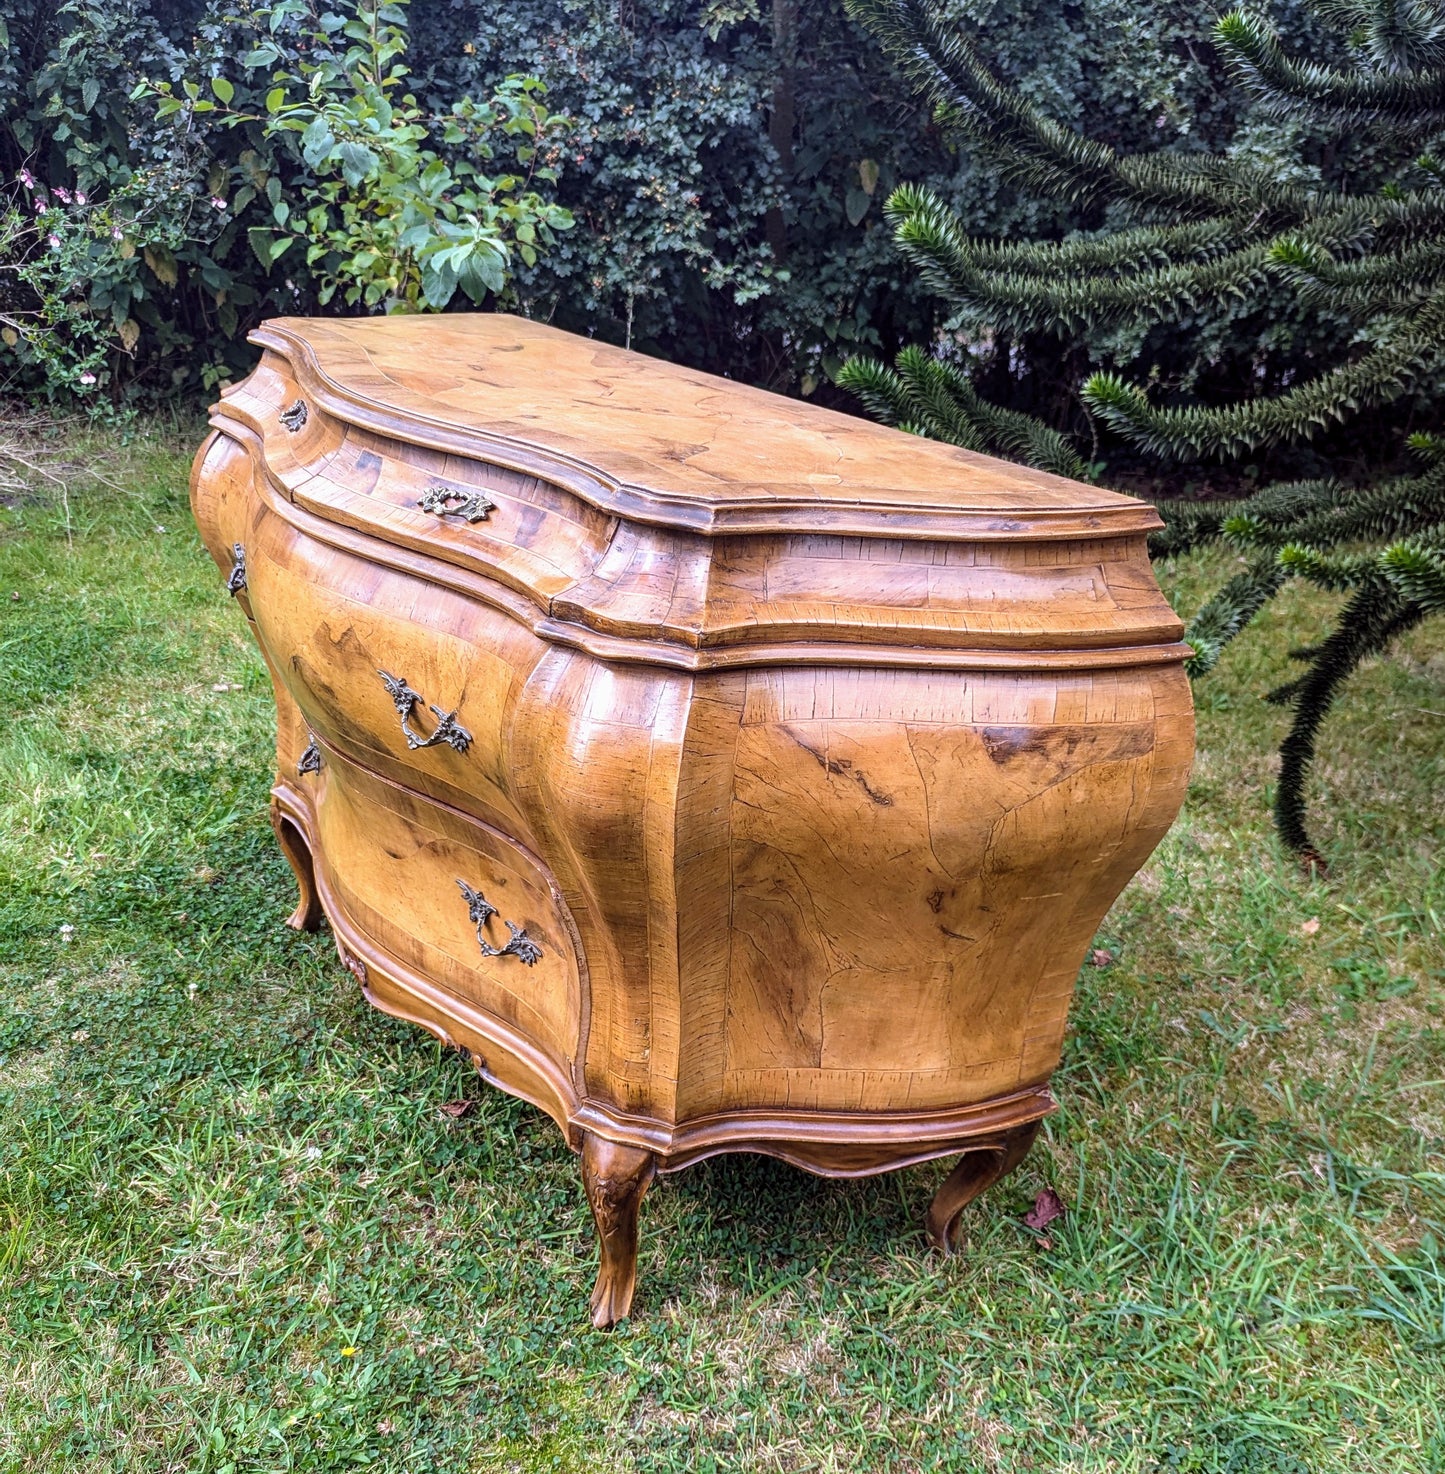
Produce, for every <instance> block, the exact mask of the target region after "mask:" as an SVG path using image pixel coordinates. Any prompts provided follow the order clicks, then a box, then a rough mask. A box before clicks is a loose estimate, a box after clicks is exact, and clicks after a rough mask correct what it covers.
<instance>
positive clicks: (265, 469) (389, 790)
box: [192, 315, 1192, 1326]
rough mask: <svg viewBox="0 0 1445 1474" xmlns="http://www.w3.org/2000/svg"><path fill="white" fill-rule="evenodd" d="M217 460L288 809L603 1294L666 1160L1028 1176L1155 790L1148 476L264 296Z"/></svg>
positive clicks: (212, 539) (222, 560)
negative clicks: (538, 1176)
mask: <svg viewBox="0 0 1445 1474" xmlns="http://www.w3.org/2000/svg"><path fill="white" fill-rule="evenodd" d="M255 339H256V341H257V342H258V343H260V344H261V346H262V347H263V348H264V349H265V354H264V357H263V359H262V362H261V364H260V366H259V367H258V368H257V369H256V371H255V373H254V374H252V375H251V377H250V378H249V379H247V380H246V382H245V383H243V384H241V385H239V386H237V387H236V388H234V389H232V390H231V391H230V392H229V393H228V394H227V395H226V396H225V398H224V399H223V400H222V401H221V403H220V404H218V405H217V406H216V408H215V410H214V411H213V414H212V424H213V426H214V430H213V433H212V434H211V436H210V438H209V439H208V440H207V441H206V443H205V444H204V445H203V446H202V448H201V450H200V452H199V454H198V455H197V457H196V463H195V470H194V474H193V478H192V500H193V504H194V507H195V513H196V518H197V521H198V522H199V525H200V528H201V531H202V535H203V537H204V538H205V541H206V544H207V546H208V547H209V548H210V550H211V552H212V554H213V556H214V557H215V559H216V561H217V563H218V564H219V565H220V567H221V569H222V571H223V573H224V574H225V576H226V578H227V580H228V583H229V587H230V588H231V591H232V592H233V593H234V594H235V596H236V601H237V603H238V604H239V605H240V606H241V608H242V609H243V610H244V611H245V614H246V616H247V618H248V619H249V620H250V622H251V627H252V631H253V633H254V634H255V636H256V639H257V641H258V642H259V644H260V646H261V649H262V651H263V652H264V653H265V656H266V659H267V661H268V664H269V666H270V669H271V671H272V675H273V677H274V680H275V687H276V706H277V716H278V739H277V780H276V786H275V789H274V791H273V801H272V815H273V820H274V823H275V826H276V832H277V836H278V839H279V840H280V842H281V845H282V848H283V849H284V850H285V852H286V854H287V856H288V857H289V859H290V860H291V863H292V866H293V868H294V869H295V871H296V875H297V879H298V882H299V884H300V890H301V901H300V905H299V906H298V908H297V910H296V913H295V915H294V916H293V917H292V924H293V925H296V926H300V927H315V926H317V925H318V924H319V923H320V921H321V920H322V917H323V915H324V917H325V918H326V919H327V920H328V921H329V922H330V924H331V927H332V929H333V931H334V933H335V936H336V941H337V945H338V948H339V950H340V953H341V957H342V959H343V961H344V962H345V963H346V965H347V966H348V967H349V968H350V969H351V970H352V971H353V973H354V974H355V975H356V977H357V978H358V979H359V981H360V983H361V985H362V987H363V988H364V989H365V991H366V996H367V997H368V998H369V999H370V1000H371V1001H372V1002H373V1003H375V1004H376V1005H377V1006H379V1007H381V1008H384V1009H386V1010H388V1011H389V1012H392V1013H395V1014H397V1015H399V1016H401V1017H403V1018H407V1019H411V1020H414V1021H415V1022H416V1023H419V1024H421V1025H422V1026H423V1027H425V1028H427V1029H430V1030H431V1031H432V1032H433V1033H434V1034H436V1035H438V1036H439V1037H440V1038H441V1039H443V1040H445V1041H447V1042H449V1043H452V1044H455V1045H457V1046H459V1047H461V1048H464V1049H466V1050H468V1051H469V1052H470V1053H471V1055H472V1057H473V1058H474V1059H475V1061H476V1063H477V1065H478V1067H479V1068H480V1069H481V1070H482V1072H483V1073H484V1074H485V1075H486V1077H487V1078H488V1079H490V1080H492V1081H494V1082H495V1083H496V1084H498V1085H500V1086H501V1087H502V1088H504V1089H506V1090H510V1091H513V1092H515V1093H516V1094H518V1095H521V1096H523V1097H525V1098H526V1099H528V1100H530V1101H533V1102H535V1103H536V1104H537V1105H538V1106H540V1107H541V1108H542V1109H543V1110H545V1111H546V1112H548V1113H549V1114H550V1115H551V1116H552V1117H553V1118H554V1119H555V1120H556V1122H557V1124H558V1126H559V1127H560V1128H561V1129H562V1131H563V1133H564V1134H565V1136H566V1138H567V1141H568V1142H569V1144H570V1145H571V1146H572V1147H573V1148H574V1149H576V1150H578V1151H579V1152H580V1153H581V1156H582V1170H583V1178H584V1182H585V1185H586V1188H587V1193H588V1198H589V1201H590V1203H591V1205H592V1209H593V1214H594V1217H595V1219H596V1222H597V1227H598V1233H599V1238H600V1241H601V1256H602V1259H601V1270H600V1273H599V1277H598V1283H597V1288H596V1291H595V1293H594V1296H593V1302H592V1310H593V1319H594V1321H595V1322H596V1323H597V1324H598V1325H604V1326H605V1325H610V1324H611V1323H612V1322H613V1321H615V1320H616V1319H618V1318H619V1317H620V1316H623V1315H625V1314H626V1313H627V1310H628V1306H629V1304H630V1301H631V1297H632V1290H633V1282H634V1278H635V1260H636V1249H637V1219H638V1208H639V1204H640V1201H641V1198H642V1194H643V1192H644V1191H645V1189H646V1187H647V1184H648V1182H649V1181H650V1180H651V1178H652V1175H653V1173H654V1172H656V1171H671V1170H674V1169H677V1168H680V1167H684V1166H686V1165H687V1164H688V1163H690V1162H695V1161H697V1160H699V1159H700V1158H702V1157H706V1156H709V1155H712V1154H714V1153H717V1152H723V1151H759V1152H770V1153H772V1154H774V1155H776V1156H779V1157H783V1158H785V1159H786V1160H787V1161H790V1162H793V1163H796V1164H798V1165H799V1166H802V1167H806V1168H808V1169H809V1170H811V1171H814V1172H822V1173H827V1174H831V1175H835V1176H856V1175H862V1174H865V1173H870V1172H878V1171H883V1170H886V1169H888V1168H892V1167H898V1166H902V1165H904V1164H907V1163H911V1162H919V1161H924V1160H927V1159H930V1158H934V1157H943V1156H947V1155H951V1154H959V1153H963V1154H964V1155H963V1158H962V1160H961V1162H960V1163H959V1165H958V1166H957V1167H956V1168H955V1170H954V1171H953V1173H952V1174H951V1176H949V1177H948V1178H947V1180H946V1181H945V1182H944V1184H943V1186H942V1187H941V1188H940V1190H939V1193H938V1196H937V1197H936V1198H935V1199H934V1202H933V1204H932V1206H931V1208H930V1209H929V1212H928V1217H927V1224H928V1229H929V1233H930V1235H931V1237H932V1238H933V1239H934V1240H935V1242H937V1243H938V1244H939V1245H940V1246H942V1247H945V1248H946V1247H947V1245H948V1241H949V1237H950V1233H951V1230H952V1227H953V1224H954V1221H955V1220H956V1218H957V1215H958V1213H959V1211H960V1210H961V1209H962V1207H963V1205H964V1204H965V1203H966V1202H967V1201H968V1200H969V1199H970V1198H971V1197H973V1196H975V1195H976V1194H977V1193H978V1192H979V1191H981V1190H982V1189H983V1188H985V1187H987V1186H988V1185H989V1183H991V1182H993V1181H995V1180H996V1179H997V1178H998V1177H1000V1176H1001V1175H1002V1174H1003V1173H1005V1172H1007V1171H1008V1170H1010V1169H1011V1168H1012V1167H1013V1166H1014V1165H1015V1164H1016V1162H1017V1161H1018V1160H1019V1159H1020V1158H1021V1157H1022V1156H1023V1154H1024V1152H1025V1151H1026V1150H1027V1149H1028V1145H1029V1143H1030V1141H1031V1140H1032V1137H1033V1134H1034V1132H1035V1131H1036V1130H1037V1127H1038V1123H1039V1121H1040V1120H1041V1119H1042V1117H1043V1116H1044V1115H1046V1114H1047V1113H1048V1112H1049V1110H1050V1109H1051V1108H1052V1101H1051V1099H1050V1096H1049V1091H1048V1081H1049V1075H1050V1072H1051V1071H1052V1069H1053V1068H1054V1065H1055V1064H1056V1062H1057V1060H1058V1057H1059V1048H1060V1043H1061V1040H1062V1037H1063V1032H1064V1026H1065V1017H1066V1012H1067V1009H1068V1004H1069V998H1070V994H1071V991H1072V987H1073V981H1074V977H1075V974H1076V972H1077V970H1078V967H1079V965H1080V962H1081V960H1082V958H1083V956H1084V952H1085V949H1086V948H1087V946H1088V944H1089V941H1090V939H1091V937H1092V936H1093V933H1094V930H1095V928H1096V927H1097V926H1098V924H1099V922H1100V920H1101V919H1102V918H1103V916H1104V913H1105V911H1106V910H1107V909H1108V907H1109V905H1110V904H1111V903H1112V901H1113V900H1114V898H1115V896H1116V895H1117V894H1118V892H1119V891H1120V889H1121V888H1122V887H1123V885H1124V884H1125V882H1126V881H1127V880H1128V879H1129V877H1130V876H1131V875H1132V874H1133V873H1134V871H1135V870H1136V869H1137V868H1138V867H1139V865H1140V864H1141V863H1142V862H1143V861H1144V859H1145V858H1146V857H1147V855H1148V854H1149V852H1150V850H1151V849H1152V848H1153V847H1154V845H1155V844H1156V843H1157V842H1158V840H1159V838H1160V836H1161V835H1162V834H1163V833H1164V831H1165V830H1166V829H1167V828H1168V826H1169V824H1170V823H1171V821H1172V820H1173V818H1174V816H1175V813H1176V811H1177V810H1178V807H1179V804H1180V802H1181V800H1182V796H1183V791H1184V785H1185V781H1186V777H1187V773H1188V768H1189V762H1190V757H1191V753H1192V719H1191V709H1190V701H1189V692H1188V687H1187V684H1186V681H1185V677H1184V674H1183V669H1182V660H1183V658H1184V656H1185V655H1186V654H1187V650H1186V648H1185V647H1184V646H1183V645H1181V644H1180V643H1179V636H1180V633H1181V627H1180V625H1179V622H1178V621H1177V620H1176V618H1175V617H1174V615H1173V614H1172V612H1171V611H1170V610H1169V608H1168V606H1167V605H1166V604H1165V602H1164V600H1163V598H1162V597H1161V595H1160V593H1159V591H1158V588H1157V587H1156V585H1155V583H1154V579H1153V577H1152V574H1151V573H1150V569H1149V564H1148V560H1147V557H1146V552H1145V538H1146V535H1147V533H1148V532H1149V530H1150V529H1151V528H1153V527H1155V526H1157V525H1158V522H1157V518H1156V517H1155V514H1154V512H1153V511H1152V509H1151V508H1149V507H1147V506H1145V505H1144V504H1142V503H1140V502H1137V501H1133V500H1130V499H1129V498H1126V497H1122V496H1118V495H1115V494H1113V493H1111V492H1104V491H1099V490H1097V489H1095V488H1092V487H1087V486H1082V485H1076V484H1073V483H1071V482H1067V481H1062V480H1060V479H1058V478H1056V477H1050V476H1046V475H1043V474H1041V473H1037V472H1033V471H1028V470H1024V469H1021V468H1019V467H1015V466H1010V465H1006V464H1004V463H1002V462H998V461H992V460H988V459H986V458H984V457H981V456H976V455H971V454H969V453H967V452H964V451H960V450H955V449H952V448H950V447H945V446H942V445H938V444H935V443H932V442H929V441H925V440H920V439H917V438H914V437H911V436H907V435H904V434H902V433H899V432H897V431H892V430H886V429H882V428H879V427H877V426H873V425H870V424H867V423H865V422H862V421H859V420H855V419H852V418H849V417H846V416H843V415H838V414H834V413H832V412H830V411H827V410H822V409H817V408H814V407H812V406H808V405H804V404H800V403H796V402H794V401H790V400H786V399H782V398H779V397H776V396H773V395H769V394H766V393H763V392H761V391H758V390H753V389H749V388H744V387H741V386H739V385H736V384H732V383H729V382H727V381H724V380H719V379H714V378H710V377H708V376H706V375H703V374H698V373H693V372H690V371H687V370H683V369H678V368H674V367H671V366H669V365H666V364H661V363H658V362H655V361H653V360H650V359H647V358H644V357H642V356H640V355H637V354H632V353H626V352H623V351H621V350H619V349H615V348H610V347H605V346H602V345H599V344H596V343H593V342H590V341H587V340H584V339H579V338H575V337H570V336H568V335H566V334H563V333H560V332H556V331H554V330H552V329H549V328H545V327H540V326H537V325H535V324H533V323H529V322H525V321H522V320H519V319H516V318H510V317H502V316H460V315H457V316H451V315H448V316H443V317H436V318H390V319H358V320H326V321H307V320H300V319H281V320H278V321H274V322H271V323H268V324H266V325H265V326H264V327H263V328H262V329H261V330H260V331H259V332H258V333H257V334H256V335H255Z"/></svg>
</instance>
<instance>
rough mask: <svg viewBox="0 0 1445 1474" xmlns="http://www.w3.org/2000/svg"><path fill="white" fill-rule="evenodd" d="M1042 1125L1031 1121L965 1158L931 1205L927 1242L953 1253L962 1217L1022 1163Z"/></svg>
mask: <svg viewBox="0 0 1445 1474" xmlns="http://www.w3.org/2000/svg"><path fill="white" fill-rule="evenodd" d="M1039 1125H1040V1123H1039V1122H1038V1121H1030V1122H1029V1124H1028V1125H1027V1126H1020V1127H1018V1129H1017V1130H1014V1131H1010V1132H1008V1133H1007V1134H1006V1135H1004V1136H1001V1137H997V1138H995V1139H993V1140H991V1141H989V1142H988V1143H987V1144H983V1143H980V1144H979V1145H978V1146H976V1147H973V1148H971V1149H970V1150H969V1151H966V1152H965V1153H964V1154H963V1157H962V1158H961V1159H960V1161H959V1163H958V1165H957V1166H956V1167H955V1168H954V1169H953V1171H952V1172H950V1173H949V1174H948V1176H947V1177H946V1178H945V1179H944V1183H943V1186H942V1187H940V1188H939V1189H938V1191H937V1192H936V1193H935V1194H934V1195H933V1201H932V1202H931V1203H930V1204H929V1205H928V1217H927V1219H926V1220H925V1228H926V1231H927V1233H928V1242H929V1243H930V1244H932V1245H933V1247H934V1248H935V1249H941V1250H942V1251H943V1252H944V1253H945V1254H947V1253H948V1252H949V1251H950V1249H951V1248H952V1247H953V1230H954V1228H955V1227H956V1226H957V1224H958V1218H959V1215H960V1214H961V1213H962V1212H963V1210H964V1209H965V1208H966V1207H968V1205H969V1204H970V1203H971V1202H972V1201H973V1200H974V1199H975V1198H976V1197H977V1196H978V1195H979V1194H980V1193H981V1192H983V1191H985V1189H987V1188H990V1187H992V1186H993V1185H994V1183H996V1182H998V1181H999V1180H1000V1179H1001V1178H1004V1177H1007V1176H1008V1174H1009V1173H1010V1172H1012V1171H1013V1169H1014V1168H1015V1167H1017V1166H1018V1164H1019V1163H1020V1162H1022V1161H1023V1159H1024V1157H1025V1156H1027V1155H1028V1150H1029V1148H1030V1147H1031V1146H1032V1145H1033V1144H1034V1137H1036V1136H1037V1135H1038V1134H1039Z"/></svg>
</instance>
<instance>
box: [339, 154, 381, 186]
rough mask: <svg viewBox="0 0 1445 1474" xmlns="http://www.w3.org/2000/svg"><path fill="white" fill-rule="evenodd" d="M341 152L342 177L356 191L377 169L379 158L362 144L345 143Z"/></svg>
mask: <svg viewBox="0 0 1445 1474" xmlns="http://www.w3.org/2000/svg"><path fill="white" fill-rule="evenodd" d="M339 152H340V155H341V174H342V177H343V178H344V179H345V180H346V182H347V183H348V184H349V185H350V186H351V187H352V189H355V188H356V187H357V186H358V185H359V184H360V183H361V182H362V180H363V179H365V178H366V176H367V175H368V174H370V173H371V171H372V170H373V169H375V168H376V165H377V157H376V155H375V154H374V153H372V151H371V150H370V149H369V148H367V147H366V146H365V145H364V144H360V143H343V144H342V145H341V148H340V150H339Z"/></svg>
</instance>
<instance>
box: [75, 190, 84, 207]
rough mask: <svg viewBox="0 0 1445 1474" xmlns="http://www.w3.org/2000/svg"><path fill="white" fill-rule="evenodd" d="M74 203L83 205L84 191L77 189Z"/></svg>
mask: <svg viewBox="0 0 1445 1474" xmlns="http://www.w3.org/2000/svg"><path fill="white" fill-rule="evenodd" d="M75 203H76V204H77V205H83V204H84V203H85V191H84V190H80V189H78V190H76V191H75Z"/></svg>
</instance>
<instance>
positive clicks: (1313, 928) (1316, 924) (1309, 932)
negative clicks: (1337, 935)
mask: <svg viewBox="0 0 1445 1474" xmlns="http://www.w3.org/2000/svg"><path fill="white" fill-rule="evenodd" d="M1319 929H1320V919H1319V917H1318V916H1311V917H1310V919H1309V920H1308V921H1307V922H1305V924H1304V925H1303V926H1302V927H1300V930H1301V931H1302V932H1303V933H1304V934H1305V935H1306V936H1307V937H1312V936H1314V934H1315V933H1316V932H1317V931H1318V930H1319Z"/></svg>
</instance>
